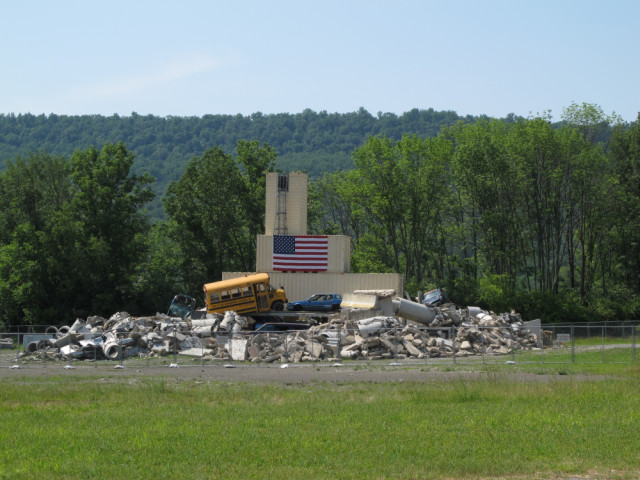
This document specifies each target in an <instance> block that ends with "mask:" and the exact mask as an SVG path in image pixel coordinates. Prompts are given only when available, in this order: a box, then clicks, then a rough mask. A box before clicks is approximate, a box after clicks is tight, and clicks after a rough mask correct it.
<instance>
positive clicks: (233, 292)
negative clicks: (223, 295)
mask: <svg viewBox="0 0 640 480" xmlns="http://www.w3.org/2000/svg"><path fill="white" fill-rule="evenodd" d="M241 295H242V293H240V290H239V289H237V288H234V289H233V290H231V296H232V297H233V298H238V297H240V296H241Z"/></svg>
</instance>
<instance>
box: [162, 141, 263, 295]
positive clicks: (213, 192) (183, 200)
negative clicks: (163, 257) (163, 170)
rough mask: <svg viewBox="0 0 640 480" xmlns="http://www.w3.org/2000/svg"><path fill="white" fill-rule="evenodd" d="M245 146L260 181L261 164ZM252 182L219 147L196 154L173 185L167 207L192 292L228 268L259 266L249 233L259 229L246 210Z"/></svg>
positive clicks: (252, 167)
mask: <svg viewBox="0 0 640 480" xmlns="http://www.w3.org/2000/svg"><path fill="white" fill-rule="evenodd" d="M245 147H247V148H249V150H251V148H250V145H246V144H245V145H242V146H241V148H240V151H241V152H242V154H243V158H244V159H245V161H246V163H247V165H249V167H250V168H249V170H251V175H252V177H253V180H254V181H255V180H256V178H257V173H256V172H257V171H259V170H260V169H261V167H259V166H256V164H257V163H259V162H254V161H253V160H251V158H250V157H251V155H252V154H251V153H250V152H247V151H246V150H245V149H244V148H245ZM266 157H269V151H268V149H267V151H266V153H265V158H266ZM252 158H254V159H255V158H256V157H252ZM257 158H258V159H259V156H258V157H257ZM267 163H268V162H267ZM250 183H251V181H250V180H248V179H247V178H246V177H245V176H243V173H242V171H241V169H240V166H239V164H238V163H237V162H236V161H235V159H234V158H233V157H232V156H231V155H228V154H226V153H225V152H224V151H223V150H222V149H221V148H220V147H214V148H210V149H208V150H207V151H206V152H204V155H203V156H202V157H194V158H193V159H192V160H191V162H190V163H189V165H188V166H187V170H186V172H185V173H184V175H182V177H180V179H179V180H178V181H177V182H174V183H172V184H171V185H170V186H169V188H168V191H167V195H166V197H165V199H164V206H165V209H166V211H167V213H168V215H169V218H170V222H171V225H172V228H173V231H172V235H173V238H174V239H175V241H176V242H177V243H178V244H179V245H180V248H181V249H182V252H183V262H184V263H183V272H185V283H186V287H187V288H188V289H189V291H190V292H194V291H196V290H199V289H201V288H202V285H203V284H204V283H206V282H208V281H215V280H219V279H220V278H221V276H222V272H223V271H234V270H240V271H250V270H253V269H255V256H254V251H255V246H254V245H255V238H252V234H251V233H250V232H251V231H254V230H257V228H259V227H257V226H256V225H254V224H252V225H251V228H250V227H249V223H250V221H252V220H253V218H252V219H251V220H250V219H249V216H248V215H247V211H246V208H247V205H249V204H250V203H251V201H252V200H255V199H254V197H253V196H252V195H249V189H248V185H249V184H250ZM252 212H253V215H254V216H256V215H257V212H256V211H255V210H252ZM263 223H264V222H263Z"/></svg>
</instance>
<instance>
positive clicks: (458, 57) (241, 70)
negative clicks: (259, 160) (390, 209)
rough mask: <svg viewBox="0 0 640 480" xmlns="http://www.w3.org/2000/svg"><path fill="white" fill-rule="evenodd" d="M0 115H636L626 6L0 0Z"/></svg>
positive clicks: (633, 25) (632, 18)
mask: <svg viewBox="0 0 640 480" xmlns="http://www.w3.org/2000/svg"><path fill="white" fill-rule="evenodd" d="M0 22H2V23H1V25H2V33H1V38H2V43H1V44H0V72H1V75H0V113H4V114H7V113H15V114H19V113H27V112H29V113H33V114H41V113H44V114H50V113H56V114H68V115H80V114H101V115H112V114H114V113H117V114H119V115H123V116H128V115H130V114H131V112H134V111H135V112H137V113H138V114H141V115H146V114H154V115H160V116H169V115H174V116H192V115H195V116H202V115H204V114H237V113H240V114H243V115H249V114H251V113H254V112H258V111H260V112H262V113H281V112H289V113H299V112H302V111H303V110H304V109H305V108H310V109H312V110H315V111H321V110H326V111H328V112H339V113H346V112H353V111H356V110H358V108H360V107H364V108H366V109H367V110H368V111H369V112H371V113H372V114H374V115H375V114H377V113H378V112H393V113H396V114H402V113H403V112H405V111H408V110H411V109H412V108H420V109H427V108H434V109H435V110H454V111H456V112H457V113H458V114H460V115H467V114H471V115H480V114H487V115H490V116H494V117H503V116H505V115H507V114H508V113H515V114H517V115H522V116H529V115H530V114H534V115H535V114H538V113H542V112H544V111H548V110H550V111H551V113H552V115H553V117H554V119H556V120H557V119H559V118H560V116H561V114H562V109H563V108H564V107H567V106H569V105H570V104H571V103H572V102H577V103H582V102H587V103H594V104H598V105H599V106H600V107H601V108H602V109H603V110H604V111H605V112H606V113H611V112H612V111H615V112H616V113H617V114H619V115H621V116H622V117H623V119H624V120H626V121H633V120H635V119H636V118H637V114H638V112H640V93H639V92H640V54H639V53H638V48H639V47H640V27H639V25H640V1H637V0H609V1H606V2H605V1H591V0H582V1H577V0H553V1H548V0H531V1H524V0H523V1H517V0H511V1H498V0H486V1H471V0H451V1H435V0H434V1H432V0H423V1H418V0H393V1H392V0H386V1H382V0H316V1H310V0H309V1H306V0H268V1H250V0H234V1H204V0H202V1H199V0H181V1H164V0H153V1H146V0H145V1H136V0H129V1H121V0H111V1H109V0H107V1H101V2H96V1H92V0H83V1H70V0H57V1H56V0H50V1H41V0H0Z"/></svg>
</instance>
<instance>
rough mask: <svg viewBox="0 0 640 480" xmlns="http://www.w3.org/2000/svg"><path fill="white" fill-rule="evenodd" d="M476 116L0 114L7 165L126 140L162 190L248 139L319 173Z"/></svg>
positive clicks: (286, 167) (156, 207) (0, 165)
mask: <svg viewBox="0 0 640 480" xmlns="http://www.w3.org/2000/svg"><path fill="white" fill-rule="evenodd" d="M476 119H477V118H476V117H471V116H466V117H460V116H458V115H457V114H456V113H455V112H452V111H442V112H436V111H434V110H433V109H428V110H419V109H413V110H411V111H409V112H405V113H404V114H402V115H395V114H392V113H378V114H377V115H375V116H374V115H372V114H371V113H369V112H368V111H367V110H365V109H364V108H360V110H358V111H357V112H352V113H327V112H326V111H321V112H315V111H312V110H308V109H307V110H304V111H303V112H302V113H296V114H290V113H278V114H262V113H259V112H258V113H254V114H252V115H248V116H244V115H205V116H203V117H158V116H154V115H146V116H145V115H138V114H137V113H135V112H134V113H132V114H131V116H126V117H121V116H118V115H113V116H110V117H105V116H101V115H82V116H66V115H55V114H51V115H37V116H36V115H31V114H20V115H14V114H8V115H6V114H0V171H2V170H4V168H5V166H6V161H7V160H10V161H13V160H14V159H15V158H16V157H17V156H26V155H28V154H29V153H30V152H36V151H45V152H48V153H51V154H55V155H63V156H66V157H68V156H70V155H71V154H72V153H73V151H74V150H76V149H80V150H82V149H86V148H88V147H90V146H95V147H96V148H98V149H99V148H101V147H102V146H103V145H104V144H106V143H114V144H115V143H117V142H123V143H124V144H125V146H126V147H127V149H128V150H129V151H130V152H133V153H134V154H135V157H136V159H135V164H134V167H133V171H134V172H135V173H139V172H145V171H146V172H149V173H150V174H151V175H152V176H153V177H155V178H156V185H155V188H154V189H155V191H156V192H157V193H159V194H160V195H161V194H162V193H163V192H164V191H165V189H166V186H167V185H168V183H169V182H171V181H174V180H177V179H178V178H179V177H180V175H181V174H182V172H183V171H184V169H185V167H186V165H187V163H188V162H189V160H191V159H192V158H193V157H194V156H200V155H202V154H203V152H204V151H205V150H206V149H207V148H210V147H214V146H220V147H222V148H223V150H224V151H226V152H227V153H230V154H232V153H233V152H234V149H235V147H236V144H237V142H238V140H241V139H242V140H257V141H259V142H263V143H267V144H269V145H271V146H272V147H273V148H275V150H276V151H277V152H278V159H277V163H276V167H277V168H278V169H280V170H283V171H293V170H305V171H306V172H307V173H308V174H309V175H310V177H311V178H315V177H319V176H321V175H322V174H323V173H325V172H334V171H337V170H348V169H351V168H352V167H353V163H352V160H351V154H352V152H353V151H354V150H355V149H356V148H359V147H360V146H362V145H363V144H364V143H365V141H366V140H367V138H368V137H369V136H375V135H384V136H387V137H389V138H391V139H395V140H398V139H400V138H401V137H402V135H403V134H415V135H418V136H420V137H430V136H435V135H436V134H437V133H438V131H439V130H440V127H441V126H442V125H452V124H454V123H456V122H458V121H460V120H462V121H465V122H473V121H475V120H476ZM152 210H153V211H152V212H151V214H152V215H153V216H159V215H161V212H160V210H161V204H160V202H159V199H158V200H157V201H156V202H154V203H153V205H152Z"/></svg>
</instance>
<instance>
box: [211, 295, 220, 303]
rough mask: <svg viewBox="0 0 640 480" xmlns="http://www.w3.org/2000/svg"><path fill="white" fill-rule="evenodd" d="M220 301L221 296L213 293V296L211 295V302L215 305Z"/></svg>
mask: <svg viewBox="0 0 640 480" xmlns="http://www.w3.org/2000/svg"><path fill="white" fill-rule="evenodd" d="M219 301H220V295H218V294H217V293H212V294H211V295H209V302H211V303H214V302H219Z"/></svg>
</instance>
